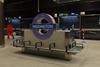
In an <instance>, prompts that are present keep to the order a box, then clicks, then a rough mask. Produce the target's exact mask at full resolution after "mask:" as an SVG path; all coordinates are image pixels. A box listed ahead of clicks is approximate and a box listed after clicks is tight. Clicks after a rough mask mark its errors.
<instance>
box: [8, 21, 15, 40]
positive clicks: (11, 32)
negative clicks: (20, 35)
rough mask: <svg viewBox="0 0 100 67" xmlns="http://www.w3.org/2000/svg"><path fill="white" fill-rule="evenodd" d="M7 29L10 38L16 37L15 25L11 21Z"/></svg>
mask: <svg viewBox="0 0 100 67" xmlns="http://www.w3.org/2000/svg"><path fill="white" fill-rule="evenodd" d="M6 31H7V36H8V39H10V36H11V37H12V38H13V39H14V35H13V32H14V27H13V25H12V24H11V23H9V24H8V25H7V29H6Z"/></svg>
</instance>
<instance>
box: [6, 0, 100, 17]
mask: <svg viewBox="0 0 100 67" xmlns="http://www.w3.org/2000/svg"><path fill="white" fill-rule="evenodd" d="M39 1H40V12H46V13H50V14H53V13H60V12H68V13H70V12H76V13H79V12H80V11H86V13H92V14H94V13H99V14H100V7H99V6H100V0H81V1H79V0H72V1H71V0H63V1H66V2H62V0H59V2H57V3H56V2H54V1H58V0H39ZM37 3H38V0H5V3H4V5H5V16H23V17H33V16H35V15H36V14H37V13H38V12H37Z"/></svg>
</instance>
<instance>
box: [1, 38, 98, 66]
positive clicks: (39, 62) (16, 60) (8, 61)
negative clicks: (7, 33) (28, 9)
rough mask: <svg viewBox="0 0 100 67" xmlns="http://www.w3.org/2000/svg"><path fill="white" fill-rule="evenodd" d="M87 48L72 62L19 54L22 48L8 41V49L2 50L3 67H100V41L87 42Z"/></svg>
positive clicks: (74, 57) (75, 56)
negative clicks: (13, 45)
mask: <svg viewBox="0 0 100 67" xmlns="http://www.w3.org/2000/svg"><path fill="white" fill-rule="evenodd" d="M85 42H86V43H85V48H84V49H83V50H82V51H81V52H80V53H79V54H77V55H74V56H73V58H72V60H71V61H66V60H61V59H53V58H45V57H40V56H34V55H32V56H30V55H24V54H20V53H18V51H20V50H21V49H20V48H15V47H12V46H11V45H10V40H6V47H5V48H0V66H1V67H100V41H93V40H92V41H91V40H85Z"/></svg>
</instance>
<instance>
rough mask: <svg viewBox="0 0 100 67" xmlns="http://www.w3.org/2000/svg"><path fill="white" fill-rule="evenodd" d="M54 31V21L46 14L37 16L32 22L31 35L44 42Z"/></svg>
mask: <svg viewBox="0 0 100 67" xmlns="http://www.w3.org/2000/svg"><path fill="white" fill-rule="evenodd" d="M54 29H55V20H54V19H53V17H52V16H51V15H49V14H46V13H41V14H38V15H37V16H36V17H35V18H34V19H33V22H32V31H33V34H34V35H35V36H36V37H37V38H38V39H41V40H46V39H48V38H50V36H52V34H53V32H54Z"/></svg>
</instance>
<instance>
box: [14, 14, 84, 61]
mask: <svg viewBox="0 0 100 67" xmlns="http://www.w3.org/2000/svg"><path fill="white" fill-rule="evenodd" d="M58 24H59V23H58ZM57 27H59V26H57V23H56V21H55V19H54V18H53V17H52V16H51V15H49V14H46V13H41V14H38V15H37V16H36V17H35V18H34V20H33V22H32V24H31V25H30V29H23V31H24V36H22V37H18V38H16V39H15V40H14V41H13V45H14V46H15V47H22V49H23V51H24V52H29V53H34V54H37V55H45V56H52V57H56V58H57V57H59V58H65V59H67V60H70V59H71V55H72V54H76V53H78V52H79V51H80V50H81V49H82V48H83V44H77V42H76V41H75V40H74V37H73V29H70V30H69V29H64V30H62V29H60V28H57Z"/></svg>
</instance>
